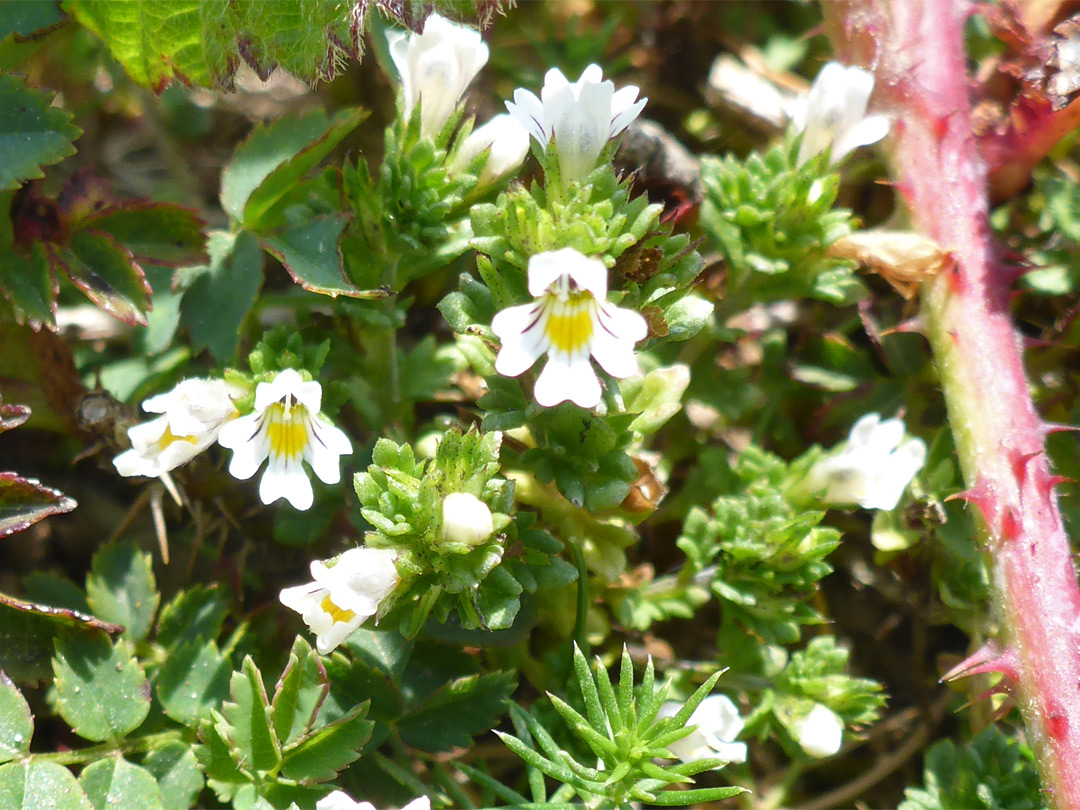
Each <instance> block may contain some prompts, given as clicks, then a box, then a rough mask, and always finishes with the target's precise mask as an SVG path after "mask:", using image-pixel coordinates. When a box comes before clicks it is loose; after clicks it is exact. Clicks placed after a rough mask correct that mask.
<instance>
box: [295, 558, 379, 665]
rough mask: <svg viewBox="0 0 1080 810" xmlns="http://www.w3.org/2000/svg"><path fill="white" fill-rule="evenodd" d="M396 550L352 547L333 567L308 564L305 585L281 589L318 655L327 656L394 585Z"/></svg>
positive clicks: (373, 613) (374, 611)
mask: <svg viewBox="0 0 1080 810" xmlns="http://www.w3.org/2000/svg"><path fill="white" fill-rule="evenodd" d="M396 557H397V552H395V551H393V550H391V549H386V548H353V549H349V550H348V551H346V552H345V553H344V554H342V555H341V556H339V557H338V558H337V559H336V560H334V561H331V562H332V563H333V564H332V565H326V564H325V563H323V562H322V561H320V560H313V561H312V563H311V576H312V578H313V579H314V580H315V581H314V582H312V583H310V584H308V585H297V586H296V587H293V588H285V590H283V591H282V592H281V594H280V596H279V597H278V598H279V599H281V604H283V605H285V607H287V608H289V609H290V610H295V611H296V612H297V613H299V614H300V615H301V616H303V618H304V624H306V625H307V626H308V627H309V628H310V629H311V631H312V632H313V633H314V634H315V637H316V641H315V646H316V649H318V651H319V653H320V655H329V654H330V653H331V652H333V650H334V648H335V647H337V646H338V645H339V644H340V643H341V642H343V641H344V640H345V639H346V638H348V637H349V635H350V634H352V632H353V631H354V630H356V628H358V627H359V626H360V625H362V624H363V623H364V622H365V621H366V620H367V619H368V618H369V617H371V616H374V615H375V614H376V613H377V612H378V610H379V605H380V603H381V602H382V601H383V600H384V599H385V598H386V597H387V596H389V595H390V594H391V593H392V592H393V591H394V588H396V587H397V584H398V581H399V577H398V572H397V568H396V567H395V566H394V560H395V558H396Z"/></svg>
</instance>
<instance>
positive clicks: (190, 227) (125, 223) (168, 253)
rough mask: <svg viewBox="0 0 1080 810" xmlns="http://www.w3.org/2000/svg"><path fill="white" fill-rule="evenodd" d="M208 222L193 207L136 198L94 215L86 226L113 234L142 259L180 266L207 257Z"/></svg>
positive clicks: (134, 254)
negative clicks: (206, 228) (206, 229)
mask: <svg viewBox="0 0 1080 810" xmlns="http://www.w3.org/2000/svg"><path fill="white" fill-rule="evenodd" d="M205 224H206V223H204V222H203V221H202V220H201V219H200V218H199V216H198V214H197V213H196V211H195V210H194V209H192V208H184V207H182V206H179V205H171V204H169V203H156V202H150V201H149V200H134V201H131V202H127V203H123V204H120V205H115V206H112V207H110V208H107V209H104V210H102V211H99V212H97V213H95V214H92V215H91V216H89V217H88V218H87V219H86V221H85V222H84V227H86V228H93V229H94V230H97V231H103V232H105V233H107V234H109V235H110V236H112V237H113V238H114V239H116V241H117V242H119V243H121V244H122V245H123V246H124V247H126V248H127V249H128V250H130V251H131V253H132V255H133V256H134V257H135V258H136V259H138V260H139V261H147V262H153V263H154V264H161V265H165V266H167V267H180V266H182V265H187V264H196V263H199V262H205V261H206V260H207V255H206V251H205V250H204V245H205V243H206V235H205V234H204V233H203V228H204V226H205Z"/></svg>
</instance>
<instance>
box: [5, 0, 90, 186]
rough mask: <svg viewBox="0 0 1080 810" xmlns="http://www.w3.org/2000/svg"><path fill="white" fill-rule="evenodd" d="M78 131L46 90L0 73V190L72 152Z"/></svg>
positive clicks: (31, 176)
mask: <svg viewBox="0 0 1080 810" xmlns="http://www.w3.org/2000/svg"><path fill="white" fill-rule="evenodd" d="M6 15H7V11H6V9H5V17H6ZM81 134H82V130H81V129H79V128H78V127H77V126H75V125H73V124H72V123H71V113H69V112H67V111H66V110H64V109H62V108H60V107H53V106H52V97H51V96H50V95H49V94H48V93H42V92H40V91H38V90H31V89H30V88H29V87H27V86H26V80H25V79H23V78H20V77H17V76H13V75H11V74H9V73H3V74H0V191H7V190H9V189H16V188H18V187H19V184H20V183H22V182H23V181H24V180H33V179H36V178H39V177H44V176H45V175H44V173H43V172H42V171H41V167H42V166H51V165H52V164H54V163H59V162H60V161H61V160H63V159H64V158H66V157H67V156H68V155H73V154H75V147H74V146H72V144H71V142H72V141H74V140H75V139H76V138H78V137H79V136H80V135H81Z"/></svg>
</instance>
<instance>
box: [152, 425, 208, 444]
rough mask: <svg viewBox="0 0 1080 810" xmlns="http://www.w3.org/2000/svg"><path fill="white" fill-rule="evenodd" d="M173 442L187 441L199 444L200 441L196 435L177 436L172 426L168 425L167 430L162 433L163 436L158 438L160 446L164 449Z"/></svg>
mask: <svg viewBox="0 0 1080 810" xmlns="http://www.w3.org/2000/svg"><path fill="white" fill-rule="evenodd" d="M173 442H187V443H188V444H198V443H199V441H198V439H196V438H195V437H194V436H177V435H176V434H175V433H173V432H172V428H170V427H169V426H168V425H166V426H165V432H164V433H162V434H161V438H160V439H158V447H159V448H161V449H162V450H164V449H165V448H166V447H168V446H169V445H170V444H172V443H173Z"/></svg>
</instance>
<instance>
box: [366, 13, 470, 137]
mask: <svg viewBox="0 0 1080 810" xmlns="http://www.w3.org/2000/svg"><path fill="white" fill-rule="evenodd" d="M386 40H387V43H388V44H389V46H390V58H392V59H393V60H394V65H395V67H397V71H398V75H399V76H400V77H401V90H402V93H403V95H404V96H405V117H406V118H408V117H409V116H411V115H412V111H413V109H415V107H416V105H417V104H419V105H420V131H421V132H422V133H423V134H425V135H430V136H431V137H433V138H434V137H435V136H436V135H438V134H439V131H440V130H441V129H442V128H443V125H444V124H445V123H446V120H447V119H448V118H449V117H450V115H451V113H453V112H454V108H455V107H457V105H458V102H459V101H461V97H462V95H464V93H465V89H466V88H467V87H468V86H469V83H470V82H471V81H472V80H473V79H474V78H475V77H476V74H477V73H479V72H480V68H482V67H483V66H484V65H485V64H487V60H488V47H487V45H485V44H484V41H483V40H482V39H481V38H480V32H479V31H476V30H474V29H472V28H466V27H465V26H463V25H458V24H457V23H453V22H450V20H447V19H445V18H443V17H440V16H439V15H438V14H429V15H428V18H427V20H425V21H424V33H422V34H413V33H411V32H410V33H406V32H404V31H389V32H387V34H386Z"/></svg>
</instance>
